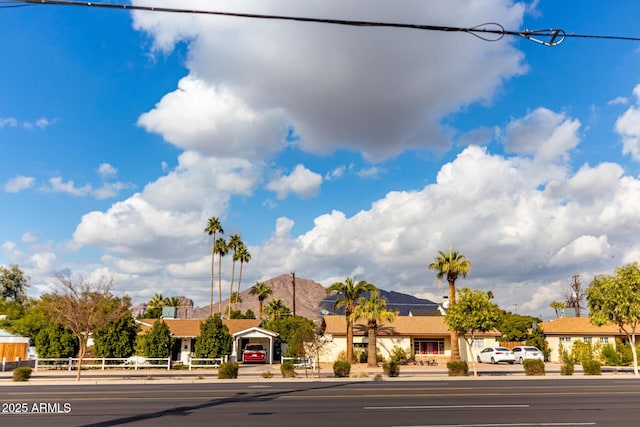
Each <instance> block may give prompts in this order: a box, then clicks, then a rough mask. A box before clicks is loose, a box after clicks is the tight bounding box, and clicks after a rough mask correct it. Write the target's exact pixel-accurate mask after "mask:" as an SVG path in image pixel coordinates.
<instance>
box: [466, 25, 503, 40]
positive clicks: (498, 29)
mask: <svg viewBox="0 0 640 427" xmlns="http://www.w3.org/2000/svg"><path fill="white" fill-rule="evenodd" d="M465 32H466V33H469V34H471V35H472V36H476V37H477V38H479V39H480V40H484V41H487V42H497V41H498V40H502V38H504V35H505V33H506V31H505V29H504V27H503V26H502V25H500V24H498V23H497V22H485V23H484V24H480V25H476V26H475V27H471V28H469V29H465Z"/></svg>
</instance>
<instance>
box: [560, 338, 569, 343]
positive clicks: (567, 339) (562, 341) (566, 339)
mask: <svg viewBox="0 0 640 427" xmlns="http://www.w3.org/2000/svg"><path fill="white" fill-rule="evenodd" d="M560 342H561V343H565V344H570V343H571V337H560Z"/></svg>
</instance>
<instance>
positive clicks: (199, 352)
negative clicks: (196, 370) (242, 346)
mask: <svg viewBox="0 0 640 427" xmlns="http://www.w3.org/2000/svg"><path fill="white" fill-rule="evenodd" d="M232 341H233V339H232V337H231V335H229V328H227V327H226V326H225V325H224V324H223V323H222V318H221V317H220V314H219V313H216V314H214V315H213V316H212V317H208V318H207V320H205V321H204V322H203V323H202V324H201V325H200V336H199V337H198V338H196V346H195V351H194V354H195V357H203V358H215V357H223V356H226V355H228V354H231V345H232Z"/></svg>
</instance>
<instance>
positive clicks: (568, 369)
mask: <svg viewBox="0 0 640 427" xmlns="http://www.w3.org/2000/svg"><path fill="white" fill-rule="evenodd" d="M560 375H573V362H565V363H563V364H562V365H560Z"/></svg>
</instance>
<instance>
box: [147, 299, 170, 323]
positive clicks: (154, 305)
mask: <svg viewBox="0 0 640 427" xmlns="http://www.w3.org/2000/svg"><path fill="white" fill-rule="evenodd" d="M165 305H167V298H165V297H164V296H163V295H162V294H161V293H157V294H155V295H154V296H153V298H151V299H150V300H149V302H148V303H147V308H146V310H145V313H144V315H145V316H146V317H148V318H152V319H159V318H160V317H162V307H164V306H165Z"/></svg>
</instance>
